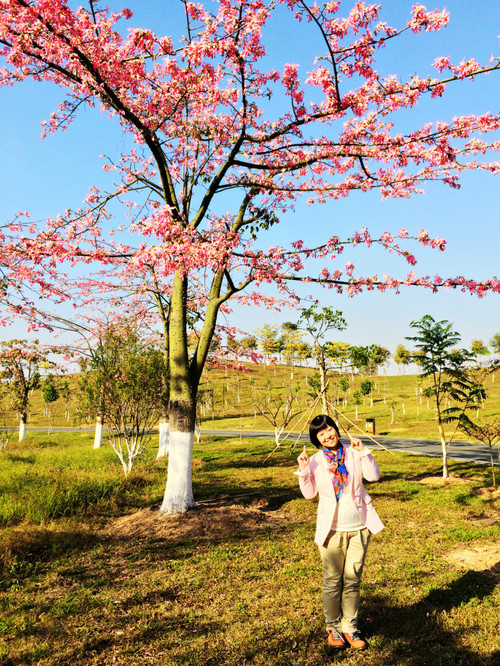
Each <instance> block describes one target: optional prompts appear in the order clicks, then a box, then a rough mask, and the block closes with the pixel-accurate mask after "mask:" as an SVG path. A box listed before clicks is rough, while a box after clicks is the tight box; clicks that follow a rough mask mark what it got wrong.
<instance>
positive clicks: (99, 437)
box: [94, 416, 104, 449]
mask: <svg viewBox="0 0 500 666" xmlns="http://www.w3.org/2000/svg"><path fill="white" fill-rule="evenodd" d="M103 431H104V423H103V418H102V416H98V417H97V418H96V420H95V435H94V449H100V448H101V446H102V445H103V442H104V440H103Z"/></svg>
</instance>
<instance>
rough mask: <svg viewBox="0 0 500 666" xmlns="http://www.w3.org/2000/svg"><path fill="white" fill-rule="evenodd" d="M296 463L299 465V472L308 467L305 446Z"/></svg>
mask: <svg viewBox="0 0 500 666" xmlns="http://www.w3.org/2000/svg"><path fill="white" fill-rule="evenodd" d="M297 462H298V463H299V470H300V471H301V472H303V471H304V470H305V469H306V468H307V466H308V465H309V456H308V455H307V452H306V445H305V444H304V448H303V449H302V453H301V454H300V456H299V457H298V458H297Z"/></svg>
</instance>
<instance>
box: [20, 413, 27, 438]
mask: <svg viewBox="0 0 500 666" xmlns="http://www.w3.org/2000/svg"><path fill="white" fill-rule="evenodd" d="M23 417H24V418H23ZM25 439H26V416H25V415H23V414H21V420H20V421H19V441H20V442H24V441H25Z"/></svg>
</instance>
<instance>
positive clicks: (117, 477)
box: [0, 433, 500, 666]
mask: <svg viewBox="0 0 500 666" xmlns="http://www.w3.org/2000/svg"><path fill="white" fill-rule="evenodd" d="M195 448H196V453H195V462H194V490H195V496H196V499H197V500H198V509H196V510H193V511H190V512H189V513H188V514H187V515H185V516H182V517H169V516H162V515H160V514H159V513H158V511H157V508H158V506H159V504H160V501H161V497H162V494H163V489H164V484H165V478H166V464H167V463H166V462H165V461H164V460H162V461H155V460H154V456H155V446H153V445H151V447H150V448H149V449H148V450H147V451H146V455H145V457H144V458H143V459H142V460H141V461H139V462H138V463H137V465H136V467H135V469H134V470H133V472H132V474H131V476H130V477H129V478H128V479H127V481H123V480H122V477H121V468H120V466H119V463H118V461H117V460H115V459H114V457H113V455H114V454H112V451H110V449H109V448H108V447H105V448H103V449H99V450H97V451H93V450H92V436H91V435H90V434H86V435H85V434H79V433H78V434H72V435H68V434H65V435H62V434H53V435H51V436H48V435H43V436H42V435H34V434H33V433H29V439H28V442H27V443H25V444H23V445H18V444H15V445H12V444H11V445H9V446H8V448H7V449H6V450H5V451H3V452H1V454H0V487H1V489H2V491H3V492H2V496H1V497H2V499H1V501H0V523H1V524H2V526H3V529H2V532H1V534H0V567H1V574H2V575H1V578H0V581H1V582H0V664H3V665H5V666H14V665H16V666H17V665H24V664H40V665H47V664H58V665H62V664H68V665H70V664H71V665H72V666H73V665H75V664H78V665H80V664H84V665H86V664H89V665H90V664H102V665H104V664H123V665H127V666H130V665H135V664H159V665H162V666H168V665H170V664H190V665H195V664H214V665H215V664H217V665H219V664H228V665H234V666H236V665H237V664H266V665H268V664H269V665H283V666H285V665H286V666H288V665H294V664H295V665H307V666H319V665H325V664H333V663H339V664H346V665H351V664H366V665H383V666H385V665H394V666H400V665H406V664H407V665H412V666H417V665H418V666H420V665H422V664H429V665H432V666H438V665H440V664H450V666H451V665H456V664H463V665H464V666H469V665H475V664H498V663H500V651H499V641H498V608H499V607H500V591H499V588H498V580H499V575H500V562H499V561H500V546H499V545H498V544H499V536H500V528H499V522H498V507H497V506H496V504H495V502H498V492H497V493H496V494H495V493H494V492H493V491H492V490H491V489H489V488H488V486H489V483H490V481H489V472H488V468H487V467H483V466H480V465H473V464H470V463H467V464H465V463H459V462H453V461H452V462H450V473H451V475H452V478H451V479H450V480H449V481H448V482H446V483H444V482H443V481H442V479H440V473H441V472H440V469H441V462H440V461H439V460H438V459H431V458H424V457H417V456H409V455H404V454H397V455H395V456H391V455H389V454H386V453H385V452H383V451H377V452H376V454H375V455H376V458H377V461H378V463H379V466H380V468H381V472H382V479H381V481H380V482H379V483H376V484H372V485H371V486H369V492H370V494H371V495H372V497H373V499H374V502H375V505H376V508H377V511H378V513H379V515H380V516H381V518H382V519H383V521H384V522H385V524H386V528H385V529H384V530H383V531H382V532H381V533H380V534H378V535H377V536H376V537H374V538H373V540H372V543H371V545H370V549H369V552H368V560H367V564H366V568H365V573H364V580H363V589H362V602H361V609H360V625H361V628H362V629H363V631H364V632H365V633H366V635H367V637H368V640H369V644H370V647H369V649H368V650H367V651H365V652H362V653H356V652H354V651H352V650H345V651H342V652H341V653H340V654H338V653H335V654H332V653H331V652H329V650H328V648H327V646H326V640H325V638H326V634H325V632H324V626H323V618H322V610H321V566H320V561H319V555H318V553H317V549H316V546H315V545H314V543H313V533H314V524H315V510H316V504H315V502H309V501H307V500H305V499H303V498H302V497H301V495H300V493H299V490H298V485H297V482H296V477H295V476H294V475H293V471H294V470H295V468H296V465H295V462H294V461H295V457H296V455H297V454H298V451H295V452H291V451H289V450H286V449H283V450H280V451H278V452H277V453H276V454H275V455H274V456H273V457H272V458H271V459H270V460H268V461H267V462H266V463H265V464H262V460H263V459H264V457H265V456H266V455H267V453H269V451H270V450H271V449H272V448H273V444H272V442H266V441H256V440H253V439H245V438H244V437H243V438H241V439H222V438H215V437H203V438H202V441H201V443H200V444H199V445H198V446H196V447H195Z"/></svg>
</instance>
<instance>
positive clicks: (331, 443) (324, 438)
mask: <svg viewBox="0 0 500 666" xmlns="http://www.w3.org/2000/svg"><path fill="white" fill-rule="evenodd" d="M316 437H317V438H318V442H319V443H320V444H321V446H326V448H327V449H336V448H337V447H338V445H339V436H338V435H337V431H336V430H335V428H332V426H326V428H323V430H320V431H319V432H318V433H317V435H316Z"/></svg>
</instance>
